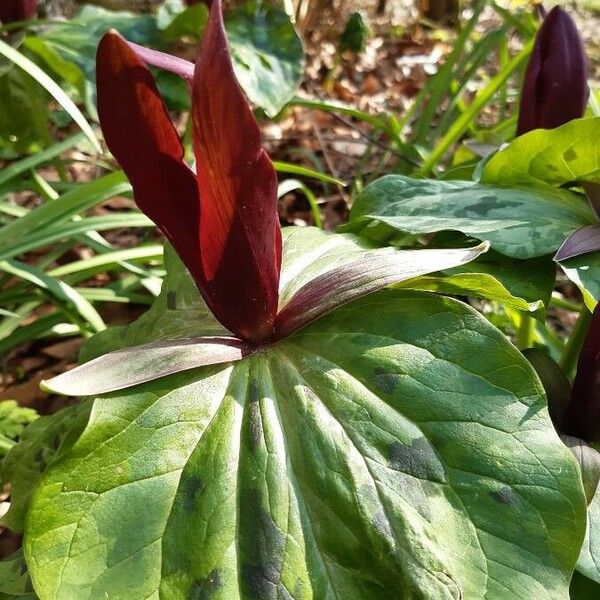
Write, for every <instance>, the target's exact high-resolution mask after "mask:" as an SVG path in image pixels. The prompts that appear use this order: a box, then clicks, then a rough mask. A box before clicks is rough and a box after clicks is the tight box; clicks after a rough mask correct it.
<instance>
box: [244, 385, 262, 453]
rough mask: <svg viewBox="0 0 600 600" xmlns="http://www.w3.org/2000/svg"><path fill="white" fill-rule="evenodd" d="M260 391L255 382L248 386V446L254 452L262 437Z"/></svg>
mask: <svg viewBox="0 0 600 600" xmlns="http://www.w3.org/2000/svg"><path fill="white" fill-rule="evenodd" d="M259 399H260V390H259V388H258V384H257V383H256V381H250V383H249V384H248V409H247V410H248V426H249V432H250V446H251V448H252V449H253V450H254V449H255V448H256V447H257V446H258V445H259V444H260V441H261V439H262V437H263V429H262V417H261V414H260V405H259V403H258V401H259Z"/></svg>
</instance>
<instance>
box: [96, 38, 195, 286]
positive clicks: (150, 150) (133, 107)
mask: <svg viewBox="0 0 600 600" xmlns="http://www.w3.org/2000/svg"><path fill="white" fill-rule="evenodd" d="M96 77H97V85H98V113H99V116H100V123H101V126H102V132H103V133H104V138H105V140H106V143H107V145H108V147H109V148H110V151H111V152H112V153H113V154H114V156H115V158H116V159H117V160H118V161H119V164H120V165H121V167H122V168H123V170H124V171H125V172H126V174H127V176H128V177H129V180H130V181H131V184H132V186H133V192H134V196H135V201H136V203H137V205H138V206H139V207H140V209H141V210H142V211H143V212H144V213H145V214H146V215H148V216H149V217H150V218H151V219H152V220H153V221H154V222H155V223H156V224H157V225H158V227H159V228H160V229H161V231H162V232H163V233H164V234H165V236H166V237H167V239H168V240H169V241H170V242H171V243H172V244H173V246H174V247H175V249H176V250H177V252H178V254H179V256H180V257H181V259H182V260H183V262H184V263H185V265H186V266H187V268H188V270H189V271H190V273H191V274H192V276H193V277H194V279H195V281H196V283H197V285H198V286H200V284H201V282H202V280H203V277H202V273H201V271H202V267H201V262H200V243H199V239H198V233H199V220H200V207H199V200H198V189H197V184H196V178H195V176H194V174H193V172H192V171H191V170H190V169H189V167H188V166H187V165H186V164H185V162H184V161H183V147H182V145H181V142H180V141H179V136H178V135H177V132H176V130H175V127H174V126H173V123H172V122H171V119H170V118H169V115H168V114H167V112H166V109H165V106H164V103H163V100H162V98H161V97H160V94H159V93H158V90H157V89H156V84H155V83H154V79H153V78H152V75H151V73H150V71H149V70H148V69H147V67H146V66H145V64H144V63H143V62H142V61H141V60H140V59H139V58H138V57H137V56H136V54H135V52H134V51H133V50H132V49H131V48H130V47H129V45H128V43H127V42H126V41H125V40H124V39H123V38H122V37H121V36H120V35H119V34H118V33H116V32H109V33H107V34H106V35H105V36H104V37H103V38H102V40H101V42H100V45H99V47H98V55H97V64H96Z"/></svg>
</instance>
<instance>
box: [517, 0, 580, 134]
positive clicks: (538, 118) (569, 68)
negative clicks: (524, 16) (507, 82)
mask: <svg viewBox="0 0 600 600" xmlns="http://www.w3.org/2000/svg"><path fill="white" fill-rule="evenodd" d="M588 96H589V88H588V83H587V59H586V56H585V51H584V48H583V43H582V41H581V37H580V35H579V32H578V31H577V26H576V25H575V23H574V22H573V20H572V19H571V17H570V16H569V15H568V14H567V13H566V12H565V11H564V10H563V9H562V8H560V7H559V6H556V7H554V8H553V9H552V10H551V11H550V12H549V13H548V15H547V16H546V18H545V19H544V22H543V23H542V25H541V27H540V29H539V31H538V32H537V35H536V39H535V45H534V47H533V51H532V53H531V58H530V59H529V64H528V65H527V69H526V71H525V78H524V81H523V89H522V92H521V105H520V109H519V121H518V124H517V135H522V134H524V133H527V132H528V131H531V130H532V129H540V128H542V129H553V128H554V127H558V126H560V125H563V124H564V123H567V122H568V121H571V120H573V119H578V118H580V117H582V116H583V113H584V112H585V107H586V105H587V101H588Z"/></svg>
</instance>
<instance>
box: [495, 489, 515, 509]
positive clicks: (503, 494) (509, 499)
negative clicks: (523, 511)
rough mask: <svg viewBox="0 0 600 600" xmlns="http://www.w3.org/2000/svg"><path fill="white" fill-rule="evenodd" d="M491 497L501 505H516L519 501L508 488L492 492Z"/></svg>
mask: <svg viewBox="0 0 600 600" xmlns="http://www.w3.org/2000/svg"><path fill="white" fill-rule="evenodd" d="M490 496H491V497H492V498H493V499H494V500H496V501H497V502H500V503H501V504H509V505H510V504H514V503H515V502H516V500H517V498H516V496H515V493H514V492H513V491H512V490H511V489H510V488H509V487H507V486H505V487H503V488H500V489H499V490H496V491H495V492H490Z"/></svg>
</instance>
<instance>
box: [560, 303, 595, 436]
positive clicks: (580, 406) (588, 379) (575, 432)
mask: <svg viewBox="0 0 600 600" xmlns="http://www.w3.org/2000/svg"><path fill="white" fill-rule="evenodd" d="M563 428H564V433H566V434H567V435H572V436H574V437H578V438H581V439H583V440H585V441H586V442H597V441H600V304H597V305H596V308H595V310H594V314H593V316H592V321H591V323H590V327H589V329H588V333H587V337H586V339H585V343H584V344H583V348H582V349H581V353H580V354H579V361H578V363H577V375H576V376H575V381H574V382H573V390H572V392H571V401H570V402H569V405H568V407H567V410H566V413H565V417H564V421H563Z"/></svg>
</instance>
